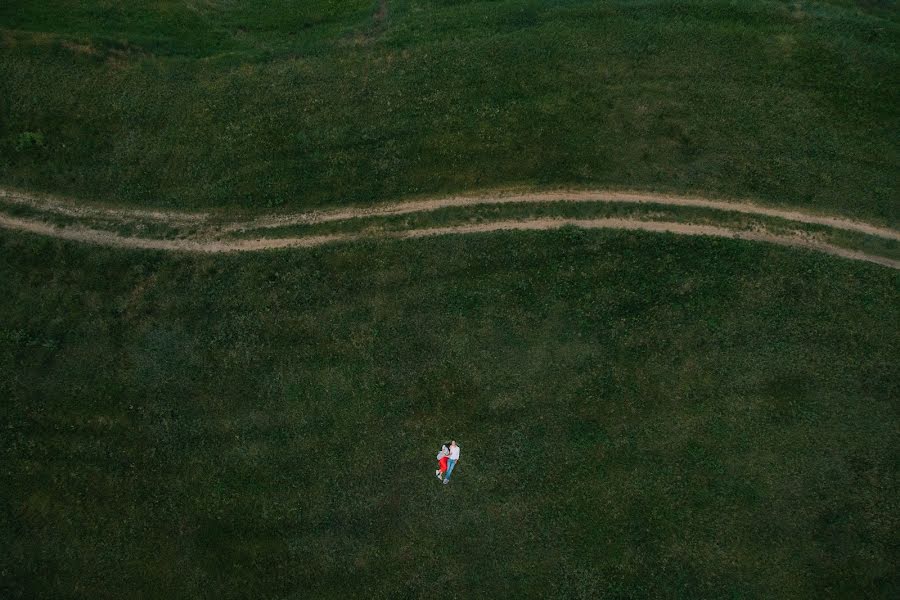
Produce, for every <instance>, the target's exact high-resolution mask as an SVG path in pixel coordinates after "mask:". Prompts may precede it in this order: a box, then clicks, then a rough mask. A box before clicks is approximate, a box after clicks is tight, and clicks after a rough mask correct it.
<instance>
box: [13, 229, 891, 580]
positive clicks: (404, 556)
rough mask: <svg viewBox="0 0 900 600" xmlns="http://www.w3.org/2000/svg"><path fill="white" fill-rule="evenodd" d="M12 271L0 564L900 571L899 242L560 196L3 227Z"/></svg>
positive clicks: (22, 574) (205, 569) (751, 576)
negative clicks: (252, 221) (476, 208)
mask: <svg viewBox="0 0 900 600" xmlns="http://www.w3.org/2000/svg"><path fill="white" fill-rule="evenodd" d="M0 281H5V282H15V284H14V285H10V286H6V287H5V289H4V293H3V294H2V295H0V397H3V398H4V402H2V403H0V431H2V432H3V433H2V435H0V465H2V466H0V490H2V491H0V502H2V510H0V547H2V548H4V552H3V553H0V592H2V595H3V596H4V597H7V598H17V597H61V596H65V597H91V598H96V597H121V596H144V597H167V598H168V597H197V596H204V597H216V598H227V597H245V596H253V597H296V598H301V597H302V598H328V597H333V598H347V597H366V598H369V597H433V596H446V597H460V598H471V597H535V598H537V597H541V598H544V597H560V598H563V597H564V598H573V597H574V598H577V597H582V598H591V597H598V596H603V597H622V598H624V597H630V598H634V597H660V596H664V597H684V598H703V597H707V598H714V597H715V598H721V597H734V598H772V597H779V598H783V597H797V598H801V597H841V598H848V597H853V598H859V597H885V598H888V597H894V596H896V594H897V591H898V589H900V581H898V579H897V573H896V568H895V566H896V565H895V563H896V553H895V546H896V544H895V542H896V532H897V516H896V515H897V514H898V511H897V508H898V507H897V498H898V497H900V495H898V493H900V489H898V485H897V472H898V452H897V450H898V444H897V442H898V440H897V429H896V414H897V409H898V405H897V399H898V398H900V377H898V372H897V366H896V365H897V349H898V343H900V336H898V333H897V332H898V331H900V328H898V327H897V324H898V323H900V312H898V304H897V303H896V293H897V290H898V289H900V288H898V286H900V279H898V274H897V273H896V272H895V271H891V270H889V269H884V268H881V267H876V266H872V265H866V264H857V263H851V262H847V261H841V260H837V259H833V258H830V257H826V256H822V255H817V254H813V253H806V252H801V251H793V250H786V249H781V248H775V247H769V246H766V245H761V244H750V243H740V242H734V241H727V240H712V239H702V238H680V237H674V236H665V235H650V234H634V233H627V234H626V233H614V232H581V231H577V230H565V231H560V232H552V233H533V232H532V233H516V234H509V235H487V236H460V237H447V238H440V239H430V240H419V241H416V242H396V241H395V242H389V241H382V242H366V243H359V244H347V245H337V246H331V247H327V248H322V249H317V250H311V251H284V252H269V253H261V254H253V255H241V256H222V257H189V256H184V255H177V254H159V253H151V252H135V253H123V252H118V251H111V250H105V249H100V248H95V247H89V246H81V245H71V244H65V243H60V242H56V241H52V240H47V239H42V238H38V237H32V236H25V235H13V234H9V233H2V234H0ZM448 437H455V438H456V439H457V440H459V442H460V444H461V446H462V450H463V454H462V461H461V462H460V465H459V467H458V469H457V471H456V474H455V481H454V483H453V484H451V485H450V486H447V487H443V486H440V485H439V484H438V482H437V481H436V480H435V479H434V477H433V475H432V473H433V469H434V465H433V463H434V454H435V452H436V451H437V444H438V442H440V441H442V440H444V439H446V438H448Z"/></svg>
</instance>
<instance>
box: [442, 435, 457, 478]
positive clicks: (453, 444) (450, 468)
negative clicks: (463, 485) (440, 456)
mask: <svg viewBox="0 0 900 600" xmlns="http://www.w3.org/2000/svg"><path fill="white" fill-rule="evenodd" d="M458 460H459V446H457V445H456V440H453V441H452V442H450V460H448V461H447V474H446V475H445V476H444V485H447V484H448V483H450V474H451V473H453V467H455V466H456V461H458Z"/></svg>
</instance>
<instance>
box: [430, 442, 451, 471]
mask: <svg viewBox="0 0 900 600" xmlns="http://www.w3.org/2000/svg"><path fill="white" fill-rule="evenodd" d="M448 445H449V444H444V445H443V446H441V451H440V452H438V454H437V461H438V470H437V471H435V472H434V474H435V476H436V477H437V478H438V479H443V478H444V473H446V472H447V461H448V460H449V459H450V448H448V447H447V446H448Z"/></svg>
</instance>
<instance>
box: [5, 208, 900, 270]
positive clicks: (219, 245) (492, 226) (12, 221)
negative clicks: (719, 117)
mask: <svg viewBox="0 0 900 600" xmlns="http://www.w3.org/2000/svg"><path fill="white" fill-rule="evenodd" d="M566 226H573V227H581V228H584V229H619V230H628V231H650V232H657V233H673V234H679V235H700V236H709V237H720V238H729V239H739V240H749V241H755V242H766V243H771V244H778V245H781V246H788V247H793V248H805V249H808V250H815V251H818V252H824V253H826V254H831V255H834V256H840V257H843V258H848V259H851V260H859V261H865V262H871V263H875V264H878V265H882V266H885V267H889V268H892V269H898V270H900V261H896V260H892V259H889V258H884V257H881V256H874V255H870V254H866V253H863V252H858V251H854V250H847V249H845V248H840V247H838V246H835V245H832V244H827V243H824V242H817V241H812V240H809V239H806V238H801V237H799V236H787V235H774V234H770V233H766V232H759V231H735V230H731V229H726V228H724V227H715V226H711V225H691V224H687V223H671V222H660V221H639V220H631V219H534V220H514V221H497V222H493V223H477V224H471V225H456V226H449V227H431V228H424V229H411V230H408V231H399V232H385V233H380V234H331V235H317V236H304V237H292V238H274V239H266V238H261V239H255V240H210V241H200V240H167V239H147V238H136V237H126V236H121V235H119V234H117V233H114V232H110V231H101V230H96V229H87V228H82V227H65V228H60V227H56V226H53V225H49V224H47V223H43V222H40V221H32V220H28V219H18V218H13V217H7V216H4V215H2V214H0V227H4V228H7V229H12V230H16V231H25V232H29V233H34V234H39V235H46V236H50V237H55V238H58V239H63V240H69V241H75V242H84V243H90V244H97V245H101V246H110V247H116V248H131V249H135V248H137V249H147V250H165V251H178V252H198V253H224V252H252V251H260V250H273V249H279V248H298V247H303V248H310V247H315V246H321V245H324V244H329V243H334V242H342V241H352V240H359V239H365V238H373V237H382V238H384V237H386V238H392V239H415V238H424V237H432V236H439V235H460V234H473V233H487V232H496V231H541V230H552V229H559V228H561V227H566Z"/></svg>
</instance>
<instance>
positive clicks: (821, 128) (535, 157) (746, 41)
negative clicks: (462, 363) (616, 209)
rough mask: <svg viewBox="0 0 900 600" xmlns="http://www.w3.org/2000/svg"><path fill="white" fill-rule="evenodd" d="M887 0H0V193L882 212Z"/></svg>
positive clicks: (181, 202) (887, 130)
mask: <svg viewBox="0 0 900 600" xmlns="http://www.w3.org/2000/svg"><path fill="white" fill-rule="evenodd" d="M898 39H900V19H898V11H897V10H896V7H895V6H894V5H893V3H890V2H859V3H857V2H850V1H831V2H821V1H818V2H810V1H798V2H781V1H768V0H754V1H749V0H748V1H743V2H742V1H733V0H728V1H724V0H678V1H675V0H671V1H664V0H659V1H652V2H643V1H642V2H634V1H631V0H628V1H618V0H610V1H602V2H601V1H595V0H552V1H551V0H544V1H537V0H503V1H463V0H456V1H447V0H385V1H384V2H376V1H361V0H343V1H340V2H336V1H332V0H304V1H303V2H290V1H287V0H278V1H275V2H271V1H266V2H261V1H248V2H230V1H213V0H208V1H207V0H205V1H199V2H186V1H174V0H166V1H162V2H154V3H143V2H128V3H111V2H105V1H100V0H85V1H83V2H70V1H65V0H47V1H45V2H31V1H29V0H7V2H4V3H2V5H0V184H5V185H8V186H16V187H21V188H23V189H29V190H41V191H49V192H55V193H60V194H63V195H71V196H73V197H76V198H83V199H88V200H101V201H112V202H122V203H128V204H131V205H147V206H149V205H152V206H163V207H176V208H191V209H208V208H221V207H241V208H243V209H248V210H256V209H258V210H268V209H271V208H273V207H286V208H288V207H289V208H308V207H318V206H324V205H333V204H336V203H341V204H348V203H354V204H366V203H370V202H373V201H380V200H386V199H395V198H399V197H407V196H415V195H427V194H434V193H442V192H449V191H459V190H469V189H475V188H489V187H495V186H508V185H526V186H551V187H552V186H559V185H566V186H593V187H605V186H611V187H628V188H641V189H657V190H675V191H681V192H684V191H689V192H699V193H704V194H711V195H720V196H737V197H750V198H756V199H760V200H762V201H766V202H771V203H779V204H793V205H797V206H802V207H807V208H813V209H820V210H825V211H830V212H840V213H844V214H848V215H853V216H857V217H860V218H865V219H869V220H873V221H880V222H885V223H888V224H896V223H897V214H898V211H897V191H898V189H897V170H896V165H897V164H898V160H900V151H898V144H897V136H896V132H897V130H898V125H900V118H898V117H900V114H898V106H900V97H898V89H900V87H898V84H900V80H898V75H897V74H898V73H900V52H898V45H897V41H898Z"/></svg>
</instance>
